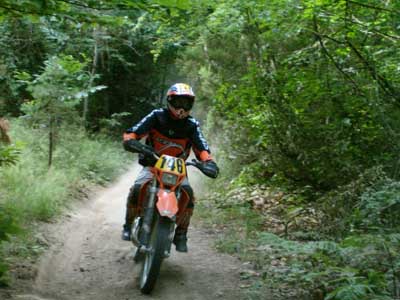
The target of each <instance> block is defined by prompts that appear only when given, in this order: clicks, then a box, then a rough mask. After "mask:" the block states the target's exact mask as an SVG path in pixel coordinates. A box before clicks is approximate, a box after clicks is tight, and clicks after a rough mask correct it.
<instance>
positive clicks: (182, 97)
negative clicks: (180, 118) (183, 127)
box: [167, 83, 195, 111]
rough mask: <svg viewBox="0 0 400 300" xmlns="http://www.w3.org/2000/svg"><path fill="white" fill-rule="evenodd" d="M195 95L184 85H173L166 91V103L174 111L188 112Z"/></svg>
mask: <svg viewBox="0 0 400 300" xmlns="http://www.w3.org/2000/svg"><path fill="white" fill-rule="evenodd" d="M194 99H195V94H194V92H193V90H192V87H191V86H190V85H188V84H186V83H175V84H174V85H172V86H171V87H170V88H169V89H168V91H167V102H168V104H169V105H171V106H172V107H174V108H175V109H184V110H185V111H190V110H191V109H192V107H193V104H194Z"/></svg>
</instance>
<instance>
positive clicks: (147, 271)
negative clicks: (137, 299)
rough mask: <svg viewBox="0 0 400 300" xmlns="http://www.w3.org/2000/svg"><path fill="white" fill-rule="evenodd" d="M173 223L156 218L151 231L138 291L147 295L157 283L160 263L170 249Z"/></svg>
mask: <svg viewBox="0 0 400 300" xmlns="http://www.w3.org/2000/svg"><path fill="white" fill-rule="evenodd" d="M172 226H173V222H172V221H171V220H170V219H168V218H163V217H160V216H157V218H156V220H155V222H154V224H153V228H152V231H151V237H150V242H149V247H148V249H147V250H146V253H145V257H144V260H143V267H142V273H141V276H140V291H141V292H142V293H143V294H149V293H150V292H151V291H152V290H153V288H154V285H155V283H156V281H157V278H158V275H159V273H160V268H161V263H162V261H163V259H164V257H165V256H166V252H167V251H169V249H170V246H171V245H170V244H171V241H170V239H169V235H170V233H171V228H172Z"/></svg>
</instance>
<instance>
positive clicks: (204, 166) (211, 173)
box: [200, 160, 219, 178]
mask: <svg viewBox="0 0 400 300" xmlns="http://www.w3.org/2000/svg"><path fill="white" fill-rule="evenodd" d="M200 164H201V166H200V170H201V172H203V174H204V175H206V176H208V177H211V178H217V176H218V173H219V168H218V166H217V164H216V163H215V161H213V160H208V161H205V162H201V163H200Z"/></svg>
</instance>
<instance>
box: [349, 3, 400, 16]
mask: <svg viewBox="0 0 400 300" xmlns="http://www.w3.org/2000/svg"><path fill="white" fill-rule="evenodd" d="M348 2H349V3H351V4H355V5H358V6H362V7H366V8H371V9H376V10H382V11H387V12H391V13H395V14H400V11H398V10H392V9H387V8H384V7H379V6H374V5H371V4H365V3H360V2H357V1H352V0H349V1H348Z"/></svg>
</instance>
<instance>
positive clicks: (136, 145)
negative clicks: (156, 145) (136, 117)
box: [123, 139, 154, 156]
mask: <svg viewBox="0 0 400 300" xmlns="http://www.w3.org/2000/svg"><path fill="white" fill-rule="evenodd" d="M123 146H124V149H125V150H126V151H129V152H133V153H143V154H144V155H146V156H154V149H153V148H152V147H150V146H148V145H144V144H142V143H141V142H139V141H138V140H135V139H130V140H127V141H124V143H123Z"/></svg>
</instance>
